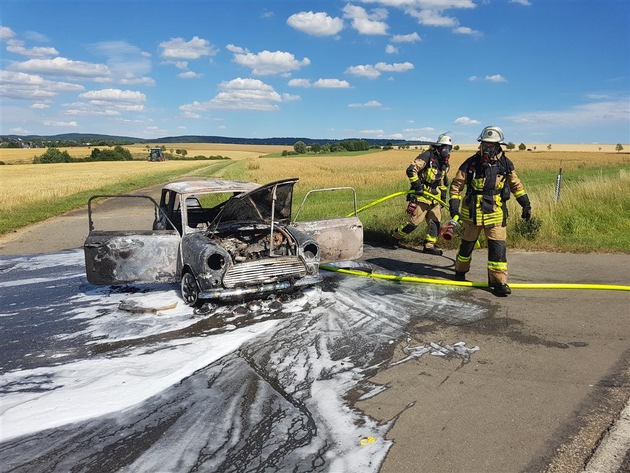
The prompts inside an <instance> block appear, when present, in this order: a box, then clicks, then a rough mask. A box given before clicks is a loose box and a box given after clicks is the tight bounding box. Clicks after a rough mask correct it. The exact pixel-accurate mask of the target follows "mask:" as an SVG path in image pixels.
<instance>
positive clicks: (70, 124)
mask: <svg viewBox="0 0 630 473" xmlns="http://www.w3.org/2000/svg"><path fill="white" fill-rule="evenodd" d="M44 125H46V126H52V127H62V128H63V127H73V128H74V127H76V126H78V125H77V122H75V121H72V122H57V121H45V122H44Z"/></svg>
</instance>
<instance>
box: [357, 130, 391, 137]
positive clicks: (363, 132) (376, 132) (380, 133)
mask: <svg viewBox="0 0 630 473" xmlns="http://www.w3.org/2000/svg"><path fill="white" fill-rule="evenodd" d="M384 133H385V131H384V130H380V129H377V130H361V131H359V134H361V135H366V136H383V134H384Z"/></svg>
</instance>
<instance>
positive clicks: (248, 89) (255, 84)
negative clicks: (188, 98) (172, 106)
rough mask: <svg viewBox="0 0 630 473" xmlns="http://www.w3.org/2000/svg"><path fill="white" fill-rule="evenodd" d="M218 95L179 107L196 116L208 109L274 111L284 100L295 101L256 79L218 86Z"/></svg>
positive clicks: (238, 80) (293, 97)
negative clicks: (204, 100)
mask: <svg viewBox="0 0 630 473" xmlns="http://www.w3.org/2000/svg"><path fill="white" fill-rule="evenodd" d="M219 89H220V91H219V93H218V94H217V95H216V96H215V97H214V98H213V99H212V100H209V101H207V102H198V101H195V102H193V103H189V104H185V105H182V106H180V107H179V109H180V111H182V113H184V114H197V115H198V113H199V112H204V111H207V110H210V109H217V108H218V109H228V110H258V111H265V112H268V111H275V110H278V109H279V106H278V104H279V103H282V102H283V101H285V100H287V99H288V100H295V96H286V95H285V96H284V98H283V97H282V96H281V95H280V94H278V93H277V92H276V91H275V90H274V88H273V87H272V86H270V85H268V84H265V83H264V82H262V81H260V80H258V79H242V78H240V77H238V78H236V79H233V80H231V81H229V82H221V84H219Z"/></svg>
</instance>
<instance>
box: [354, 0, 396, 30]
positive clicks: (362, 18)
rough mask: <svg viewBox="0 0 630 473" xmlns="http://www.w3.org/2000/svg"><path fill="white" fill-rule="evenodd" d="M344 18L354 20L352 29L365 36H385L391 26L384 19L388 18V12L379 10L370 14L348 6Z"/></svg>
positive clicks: (361, 9) (357, 7)
mask: <svg viewBox="0 0 630 473" xmlns="http://www.w3.org/2000/svg"><path fill="white" fill-rule="evenodd" d="M343 12H344V15H343V16H344V18H348V19H350V20H352V28H354V29H355V30H357V31H358V32H359V34H364V35H385V34H387V29H388V28H389V26H388V25H387V23H385V22H384V21H382V20H384V19H386V18H387V10H385V9H383V8H377V9H374V10H372V12H371V13H368V12H367V11H366V10H365V9H364V8H362V7H359V6H356V5H350V4H347V5H346V6H345V7H344V8H343Z"/></svg>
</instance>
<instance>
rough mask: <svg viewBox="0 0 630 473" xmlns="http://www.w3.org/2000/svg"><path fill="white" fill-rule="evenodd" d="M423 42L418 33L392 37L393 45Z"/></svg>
mask: <svg viewBox="0 0 630 473" xmlns="http://www.w3.org/2000/svg"><path fill="white" fill-rule="evenodd" d="M418 41H422V38H420V35H419V34H418V33H410V34H397V35H394V36H392V43H417V42H418Z"/></svg>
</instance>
